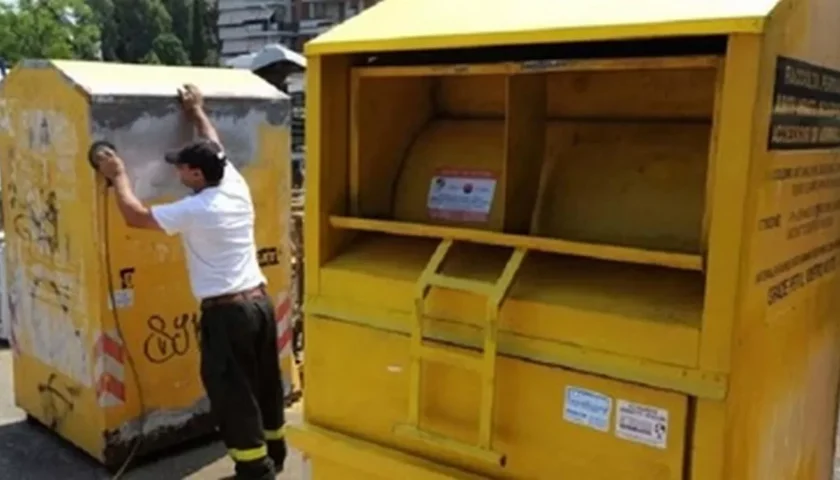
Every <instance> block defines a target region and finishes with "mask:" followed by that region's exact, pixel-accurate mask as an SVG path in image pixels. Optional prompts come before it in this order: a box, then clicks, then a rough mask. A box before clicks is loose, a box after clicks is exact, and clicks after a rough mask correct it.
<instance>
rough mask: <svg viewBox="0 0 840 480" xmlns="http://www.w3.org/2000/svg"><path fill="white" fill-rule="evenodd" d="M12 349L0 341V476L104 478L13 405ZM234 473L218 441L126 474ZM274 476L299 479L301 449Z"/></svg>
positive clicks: (296, 413) (202, 476)
mask: <svg viewBox="0 0 840 480" xmlns="http://www.w3.org/2000/svg"><path fill="white" fill-rule="evenodd" d="M12 392H13V390H12V354H11V352H10V351H9V350H8V349H6V348H3V347H0V480H53V479H55V480H107V479H110V478H111V476H110V475H109V474H108V472H106V471H105V470H104V469H103V468H101V467H100V466H99V465H98V464H97V463H96V462H94V461H93V460H92V459H90V457H88V456H87V455H86V454H84V453H82V452H81V451H80V450H78V449H77V448H76V447H74V446H73V445H70V444H69V443H67V442H65V441H63V440H62V439H60V438H58V436H56V435H55V434H53V433H52V432H50V431H49V430H47V429H46V428H43V427H40V426H36V425H31V424H29V423H27V422H26V419H25V418H26V415H25V414H24V413H23V411H21V410H20V409H18V408H16V407H15V406H14V400H13V393H12ZM287 418H288V420H289V423H298V422H300V418H301V408H300V403H298V404H297V405H295V406H294V407H292V408H290V409H288V410H287ZM232 474H233V465H232V463H231V462H230V460H229V459H228V458H227V456H226V455H225V449H224V447H223V446H222V444H221V443H219V442H214V443H208V442H207V441H204V442H203V444H201V443H196V444H193V445H186V446H185V447H184V448H182V449H180V451H170V452H167V455H165V456H164V455H161V456H159V457H158V458H151V459H148V460H147V461H146V462H145V463H143V464H141V465H139V466H138V467H136V468H135V469H133V470H131V471H130V472H129V473H128V474H126V475H125V476H124V477H123V478H124V479H125V480H180V479H183V478H187V479H194V480H215V479H222V478H226V477H228V476H230V475H232ZM277 478H278V480H302V479H303V478H304V477H303V468H302V460H301V456H300V454H298V453H297V452H292V453H291V455H290V458H289V459H288V460H287V461H286V471H285V472H283V473H282V474H280V475H278V476H277Z"/></svg>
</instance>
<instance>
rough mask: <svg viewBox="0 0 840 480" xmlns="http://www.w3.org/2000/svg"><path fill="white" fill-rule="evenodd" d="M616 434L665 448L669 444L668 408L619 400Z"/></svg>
mask: <svg viewBox="0 0 840 480" xmlns="http://www.w3.org/2000/svg"><path fill="white" fill-rule="evenodd" d="M615 435H616V436H617V437H618V438H622V439H624V440H629V441H631V442H636V443H643V444H645V445H649V446H651V447H656V448H665V447H666V446H667V444H668V410H665V409H663V408H656V407H651V406H649V405H642V404H639V403H633V402H628V401H626V400H618V402H617V405H616V412H615Z"/></svg>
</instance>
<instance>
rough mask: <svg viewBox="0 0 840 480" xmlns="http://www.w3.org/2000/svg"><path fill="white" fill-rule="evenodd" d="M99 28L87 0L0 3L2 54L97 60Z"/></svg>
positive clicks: (14, 57) (14, 58)
mask: <svg viewBox="0 0 840 480" xmlns="http://www.w3.org/2000/svg"><path fill="white" fill-rule="evenodd" d="M99 41H100V31H99V28H98V26H97V22H95V17H94V14H93V12H92V10H91V9H90V8H89V7H88V5H86V4H85V2H84V0H19V1H18V2H16V3H13V4H6V3H2V4H0V53H2V54H3V56H4V57H5V58H6V59H7V60H8V61H9V62H10V63H14V62H17V61H19V60H21V59H23V58H81V59H95V58H97V57H98V55H99Z"/></svg>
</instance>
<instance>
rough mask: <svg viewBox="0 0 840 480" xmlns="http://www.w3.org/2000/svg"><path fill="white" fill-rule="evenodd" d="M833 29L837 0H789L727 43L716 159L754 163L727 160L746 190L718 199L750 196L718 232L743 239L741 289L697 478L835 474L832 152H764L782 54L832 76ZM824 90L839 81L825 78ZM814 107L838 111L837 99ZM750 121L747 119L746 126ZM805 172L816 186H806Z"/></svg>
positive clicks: (837, 65)
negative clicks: (740, 159)
mask: <svg viewBox="0 0 840 480" xmlns="http://www.w3.org/2000/svg"><path fill="white" fill-rule="evenodd" d="M838 29H840V4H838V3H837V2H833V1H830V0H829V1H826V0H810V1H795V0H788V1H786V2H782V3H781V4H780V5H779V6H778V7H777V9H776V10H775V11H774V12H773V14H772V15H771V16H770V17H769V19H768V21H767V30H766V33H765V34H764V36H763V37H762V38H758V37H749V36H747V37H742V36H736V37H734V38H733V40H732V43H731V46H730V55H732V59H731V62H730V63H728V64H727V67H728V68H730V69H731V70H732V77H731V82H730V83H731V84H727V86H725V87H724V88H725V89H726V88H731V90H729V95H725V96H726V98H725V99H724V102H725V103H724V105H723V107H722V108H724V109H726V108H727V107H728V108H730V111H732V112H733V115H732V116H730V118H732V120H733V121H732V122H731V123H728V125H731V126H732V128H733V130H734V131H729V132H728V133H724V132H725V131H726V130H723V126H721V127H722V130H721V136H722V137H725V138H722V139H721V140H720V141H719V145H720V148H721V149H722V152H721V156H720V158H719V164H721V163H724V162H726V161H727V160H726V159H727V158H737V156H741V155H746V154H749V155H750V157H751V158H752V162H751V164H750V168H749V170H748V171H747V170H742V169H738V170H734V169H735V168H736V167H734V166H733V167H732V169H733V170H730V173H731V174H733V176H734V177H735V178H741V177H744V178H746V179H747V182H746V185H748V188H747V189H742V188H737V189H731V190H728V192H727V190H724V189H720V191H721V197H723V198H721V202H727V197H728V199H729V203H730V205H731V202H732V201H733V200H734V199H736V198H744V197H745V198H746V199H747V202H746V204H745V211H744V221H743V232H742V233H741V234H740V235H741V238H740V239H739V238H737V237H736V236H735V235H734V234H732V233H729V234H726V233H722V234H721V235H720V237H719V238H718V241H720V242H738V244H740V245H741V248H740V249H739V252H740V256H739V257H738V258H737V259H736V258H731V259H726V260H725V261H733V260H737V261H739V263H740V265H741V266H742V268H741V275H740V278H739V279H738V280H739V288H738V292H739V294H738V295H737V296H735V297H734V298H733V300H734V301H735V302H737V303H736V305H737V307H736V309H735V310H734V315H735V316H736V321H735V324H734V327H733V330H732V332H731V339H732V341H731V355H730V354H729V352H726V351H719V352H717V354H715V353H712V352H709V355H708V356H707V358H708V359H709V360H710V361H713V359H714V357H715V356H717V357H718V362H719V365H720V366H722V367H726V366H730V368H731V371H732V376H731V380H730V390H729V395H728V397H727V402H726V406H725V407H723V406H722V405H716V404H709V403H703V402H701V403H700V404H699V405H698V411H697V424H698V426H700V425H704V424H705V425H707V426H708V425H715V426H716V429H715V431H714V432H704V433H703V435H702V436H701V435H700V434H699V429H698V437H697V438H698V443H699V445H700V446H701V449H700V451H701V453H700V454H699V455H697V456H696V457H695V461H694V462H693V467H694V469H695V472H696V474H695V477H696V478H718V477H717V476H718V475H720V478H731V479H745V480H759V479H761V480H763V479H768V478H774V479H775V478H778V479H802V480H805V479H829V478H832V475H833V461H834V441H835V431H836V424H837V421H836V420H837V418H836V412H837V400H838V399H837V387H838V380H839V377H838V373H839V372H840V370H838V369H840V363H839V362H840V358H839V356H838V352H839V351H840V331H838V330H839V327H840V323H839V321H840V318H838V309H839V308H840V303H838V301H840V297H839V296H838V294H837V292H838V288H840V285H838V277H837V275H836V269H835V262H836V261H837V260H836V258H837V257H836V248H837V242H838V238H839V237H840V227H838V224H837V217H836V207H832V206H831V205H836V203H837V202H838V201H840V194H838V190H837V187H836V186H834V185H836V178H837V177H836V173H835V172H836V168H832V167H831V165H835V166H836V165H837V161H838V154H837V151H836V149H830V148H811V149H809V150H798V151H797V150H792V151H780V150H775V149H774V150H773V151H768V144H767V142H768V136H769V132H770V128H771V127H769V126H768V124H769V121H770V116H771V114H772V111H773V104H774V101H776V100H778V99H777V98H774V95H775V94H774V87H776V86H777V84H778V83H777V82H778V80H777V79H776V67H777V62H778V61H779V57H780V56H782V57H788V58H793V59H796V60H799V61H804V62H808V63H810V64H812V65H818V66H820V67H825V68H828V69H832V70H833V71H834V72H835V74H834V75H835V78H838V79H840V75H837V73H836V72H838V71H840V44H838V42H837V31H838ZM737 77H741V78H737ZM823 78H826V79H829V80H830V78H831V77H830V76H829V77H823ZM728 79H729V78H728ZM821 81H822V79H820V81H818V83H819V82H821ZM824 88H828V89H829V90H833V91H834V92H835V94H836V92H838V91H840V90H838V89H837V87H831V86H830V84H828V83H826V84H825V86H824ZM820 108H821V109H822V110H823V112H824V113H823V114H825V115H831V116H834V118H837V115H838V113H837V108H836V107H832V106H831V105H822V106H821V107H820ZM735 110H739V112H737V113H735ZM799 114H805V115H807V112H801V111H800V112H799ZM749 123H751V124H752V128H751V129H750V128H745V127H744V126H745V125H748V124H749ZM736 125H738V126H740V127H741V128H737V127H736ZM835 136H836V133H835ZM820 166H822V167H820ZM826 166H829V167H828V168H826ZM809 171H810V172H811V173H808V172H809ZM789 172H793V175H789ZM797 172H798V173H797ZM803 172H805V173H804V174H803ZM816 172H818V173H816ZM814 181H817V182H819V184H820V185H822V186H821V187H819V188H816V189H813V188H811V186H809V185H811V183H812V182H814ZM803 187H805V188H803ZM815 206H819V207H818V208H819V209H820V210H821V213H820V214H819V215H818V216H817V217H818V218H819V219H821V220H829V222H825V221H820V222H819V224H820V225H821V226H820V227H819V228H812V227H813V226H814V224H813V223H812V221H813V220H814V218H815V217H808V215H807V214H805V215H803V212H807V211H808V210H809V209H810V208H812V207H815ZM809 223H811V227H808V224H809ZM803 227H805V228H804V229H803ZM713 241H714V240H713ZM713 248H714V246H713ZM808 252H811V253H808ZM805 254H807V255H805ZM722 333H726V334H727V335H728V333H729V332H722ZM706 428H708V427H706ZM704 459H708V460H709V461H708V462H706V463H704V462H703V460H704ZM718 472H722V473H720V474H719V473H718Z"/></svg>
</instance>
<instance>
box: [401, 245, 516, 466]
mask: <svg viewBox="0 0 840 480" xmlns="http://www.w3.org/2000/svg"><path fill="white" fill-rule="evenodd" d="M453 243H454V242H453V241H452V240H449V239H447V240H443V241H442V242H441V243H440V245H438V247H437V249H436V250H435V253H434V254H432V257H431V258H430V259H429V263H428V264H427V265H426V268H425V269H424V270H423V273H422V274H421V275H420V278H419V279H418V280H417V284H416V286H415V298H414V314H415V321H414V324H413V326H412V328H411V351H410V358H411V366H410V369H409V373H410V377H409V382H410V383H409V393H408V398H409V404H408V421H407V422H406V423H404V424H400V425H397V426H396V427H395V429H394V430H395V432H396V433H397V434H400V435H406V436H410V437H413V438H414V439H417V440H420V441H422V442H425V443H427V444H430V445H433V446H436V447H439V448H442V449H446V450H450V451H454V452H457V453H458V454H460V455H464V456H467V457H471V458H475V459H478V460H481V461H484V462H488V463H491V464H496V465H500V466H504V465H505V460H506V459H505V456H504V454H501V453H498V452H496V451H493V449H492V445H491V444H492V438H493V400H494V398H493V397H494V395H495V391H496V388H495V386H496V351H497V345H498V318H499V309H500V307H501V304H502V301H503V300H504V299H505V297H506V296H507V294H508V290H510V286H511V284H512V283H513V279H514V277H515V276H516V273H517V271H519V267H520V266H522V261H523V260H524V259H525V254H526V253H527V249H525V248H517V249H515V250H514V252H513V254H512V255H511V256H510V258H509V259H508V261H507V264H506V265H505V268H504V270H502V274H501V275H500V276H499V278H498V280H497V281H496V283H488V282H481V281H476V280H468V279H465V278H455V277H447V276H444V275H442V274H441V273H439V270H440V268H441V266H442V264H443V261H444V259H445V258H446V255H447V254H448V253H449V250H450V249H451V248H452V245H453ZM431 287H440V288H446V289H449V290H459V291H464V292H470V293H474V294H476V295H483V296H485V297H487V305H486V307H485V321H484V349H483V352H482V353H475V352H468V353H458V352H455V351H451V350H445V349H443V348H440V347H435V346H431V345H427V344H426V343H425V342H424V341H423V320H424V319H425V312H424V308H425V303H426V296H427V295H428V293H429V290H430V289H431ZM424 360H425V361H430V362H437V363H443V364H447V365H451V366H454V367H456V368H462V369H465V370H469V371H472V372H475V373H477V374H478V375H479V376H480V377H481V408H480V411H479V420H478V422H479V425H478V426H479V428H478V441H477V442H476V444H465V443H463V442H460V441H457V440H453V439H451V438H447V437H445V436H443V435H439V434H436V433H432V432H428V431H424V430H422V429H421V428H420V395H421V393H422V392H421V383H420V369H421V365H422V362H423V361H424Z"/></svg>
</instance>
